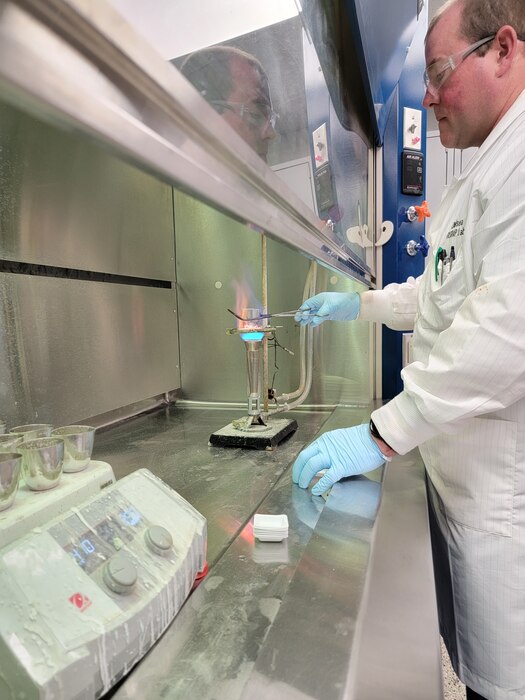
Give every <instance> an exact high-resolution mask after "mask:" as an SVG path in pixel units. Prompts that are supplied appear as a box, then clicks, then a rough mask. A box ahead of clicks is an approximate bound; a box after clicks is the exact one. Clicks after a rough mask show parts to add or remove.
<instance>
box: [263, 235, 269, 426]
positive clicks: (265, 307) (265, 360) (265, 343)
mask: <svg viewBox="0 0 525 700" xmlns="http://www.w3.org/2000/svg"><path fill="white" fill-rule="evenodd" d="M261 296H262V299H261V301H262V310H263V314H264V316H266V317H268V316H269V314H268V260H267V250H266V236H265V234H264V232H263V233H262V234H261ZM262 391H263V413H264V414H265V415H266V414H267V413H268V335H267V334H266V333H265V334H264V338H263V386H262Z"/></svg>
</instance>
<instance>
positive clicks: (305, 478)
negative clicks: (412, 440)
mask: <svg viewBox="0 0 525 700" xmlns="http://www.w3.org/2000/svg"><path fill="white" fill-rule="evenodd" d="M385 461H386V457H385V456H384V455H383V453H382V452H381V450H380V449H379V447H378V446H377V444H376V443H375V442H374V440H373V438H372V436H371V435H370V430H369V428H368V424H367V423H363V425H355V426H354V427H353V428H340V429H339V430H330V431H329V432H328V433H324V434H323V435H321V437H318V438H317V440H314V441H313V442H312V443H310V445H308V447H305V449H304V450H303V451H302V452H300V453H299V456H298V457H297V459H296V460H295V462H294V465H293V470H292V480H293V482H294V483H295V484H299V486H300V487H301V488H302V489H305V488H307V487H308V484H309V483H310V481H311V480H312V479H313V478H314V476H315V475H316V474H317V472H318V471H320V470H321V469H327V470H328V471H327V472H326V474H325V475H324V476H323V477H322V478H321V479H319V481H318V482H317V484H316V485H315V486H314V487H313V489H312V494H313V495H314V496H320V495H321V494H322V493H324V492H325V491H327V490H328V489H329V488H330V486H332V485H333V484H335V482H336V481H339V479H342V478H343V477H345V476H354V475H355V474H364V473H365V472H369V471H372V469H377V467H380V466H381V465H382V464H383V463H384V462H385Z"/></svg>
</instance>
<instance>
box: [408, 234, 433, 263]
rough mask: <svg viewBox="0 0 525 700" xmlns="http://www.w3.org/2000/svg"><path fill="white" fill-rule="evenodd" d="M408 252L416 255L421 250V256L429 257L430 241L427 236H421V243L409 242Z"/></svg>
mask: <svg viewBox="0 0 525 700" xmlns="http://www.w3.org/2000/svg"><path fill="white" fill-rule="evenodd" d="M406 250H407V253H408V254H409V255H416V253H417V252H418V251H419V250H420V251H421V255H422V256H423V257H424V258H426V257H427V255H428V241H427V239H426V238H425V236H419V243H416V241H408V243H407V248H406Z"/></svg>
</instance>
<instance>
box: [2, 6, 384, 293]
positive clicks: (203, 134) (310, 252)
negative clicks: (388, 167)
mask: <svg viewBox="0 0 525 700" xmlns="http://www.w3.org/2000/svg"><path fill="white" fill-rule="evenodd" d="M0 95H1V97H2V99H5V100H6V101H9V102H12V103H13V104H15V106H17V107H21V108H23V109H25V110H27V111H30V112H32V113H34V114H35V115H36V116H37V117H39V118H41V119H45V120H47V121H49V122H51V123H54V124H57V125H59V126H61V127H65V128H68V129H70V128H71V127H73V128H75V129H78V130H80V131H82V132H83V133H85V134H87V135H88V136H90V137H92V138H95V139H96V140H97V141H98V142H100V143H103V144H105V145H106V146H107V147H109V148H110V149H111V150H112V151H113V152H116V153H117V154H118V155H120V156H122V157H124V158H125V159H127V160H129V161H131V162H132V163H134V164H135V165H137V166H139V167H140V168H142V169H144V170H147V171H149V172H151V173H153V174H155V175H156V176H158V177H160V178H161V179H163V180H165V181H167V182H169V183H170V184H173V185H175V186H177V187H179V188H181V189H183V190H185V191H187V192H189V193H191V194H193V195H195V196H197V197H198V198H199V199H202V200H204V201H206V202H208V203H210V204H212V205H213V206H215V207H217V208H219V209H220V210H222V211H225V212H227V213H228V214H230V215H232V216H234V217H235V218H237V219H239V220H241V221H246V222H250V224H251V225H252V226H253V227H255V228H256V229H257V230H259V229H261V230H264V231H265V232H266V233H268V234H269V235H270V236H272V237H274V238H276V239H277V240H280V241H281V242H283V243H285V244H286V245H288V246H290V247H292V248H294V249H297V250H299V251H301V252H303V253H305V254H306V255H307V256H309V257H311V258H313V259H316V260H318V261H319V262H321V263H322V264H324V265H326V266H328V267H330V268H332V269H334V270H337V271H338V272H341V273H343V274H344V275H345V276H348V277H352V278H355V279H358V280H360V281H362V282H364V283H365V284H368V285H369V286H374V277H373V275H372V272H371V271H370V269H369V268H368V266H367V265H366V264H365V263H364V262H363V261H362V260H360V259H359V258H358V256H357V255H355V254H353V253H352V252H350V251H349V250H347V249H345V248H343V247H342V246H340V245H339V244H338V243H337V242H335V241H334V240H333V239H332V237H331V236H330V235H329V233H330V232H329V230H328V229H327V228H326V227H325V225H324V222H322V221H320V220H319V219H318V218H317V217H316V216H315V214H314V213H313V212H312V211H311V210H310V209H309V208H308V207H307V206H306V205H305V204H304V203H303V202H302V201H301V200H300V199H299V198H298V197H297V196H296V195H295V193H293V192H291V191H290V190H288V188H287V187H286V186H285V185H284V183H283V182H282V180H280V179H279V177H278V176H277V175H275V173H273V171H271V170H270V168H269V167H267V165H266V164H265V163H264V162H263V161H262V160H261V159H260V158H259V157H258V156H257V155H256V154H255V153H254V152H253V151H252V150H251V149H250V148H249V146H248V145H247V144H245V143H244V141H243V140H242V139H241V138H240V137H239V136H238V135H237V134H235V133H234V132H233V131H232V130H231V129H230V128H229V127H228V126H227V125H226V124H225V123H224V121H223V120H222V119H221V118H220V116H219V115H217V113H216V112H215V111H214V110H213V109H212V108H211V107H210V106H209V105H208V104H207V103H206V102H205V101H204V100H203V99H202V98H201V97H200V96H199V95H198V94H197V93H196V92H195V90H194V89H193V88H192V86H190V85H189V83H188V82H187V81H186V80H185V78H183V77H182V76H181V75H180V74H179V73H178V72H177V71H176V70H175V69H174V67H173V66H172V65H170V64H168V63H166V62H165V61H164V60H163V59H162V58H161V57H160V56H159V55H158V54H157V53H156V52H155V51H154V49H153V48H152V47H150V46H149V45H148V44H147V43H146V42H145V40H143V39H142V38H141V37H139V36H138V35H137V34H135V32H134V31H133V30H132V28H131V27H130V26H129V25H127V24H126V22H125V21H124V20H123V19H122V17H120V15H118V14H117V13H116V12H115V11H114V10H113V9H112V8H111V7H110V6H108V5H107V4H106V3H105V2H103V1H102V0H99V1H98V2H97V3H92V2H90V1H89V0H12V1H7V0H0Z"/></svg>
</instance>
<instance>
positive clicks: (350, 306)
mask: <svg viewBox="0 0 525 700" xmlns="http://www.w3.org/2000/svg"><path fill="white" fill-rule="evenodd" d="M360 307H361V297H360V296H359V294H357V292H321V294H316V295H315V296H314V297H310V299H307V300H306V301H305V302H304V303H303V305H302V306H300V307H299V311H298V312H297V313H296V314H295V321H296V322H297V323H298V324H299V325H301V326H306V325H310V326H319V325H320V324H321V323H323V321H354V320H355V319H356V318H357V317H358V315H359V309H360Z"/></svg>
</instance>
